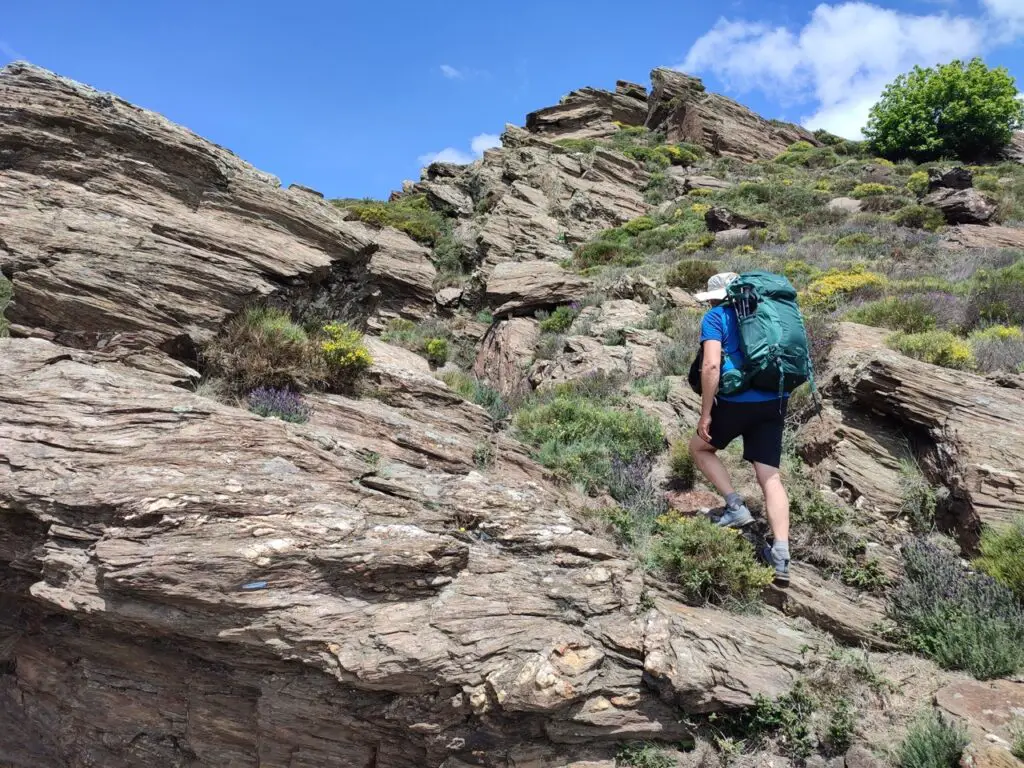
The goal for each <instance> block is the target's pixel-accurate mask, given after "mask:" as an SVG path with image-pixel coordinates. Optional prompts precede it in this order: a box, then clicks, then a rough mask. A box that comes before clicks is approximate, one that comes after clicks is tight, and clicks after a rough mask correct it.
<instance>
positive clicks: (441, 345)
mask: <svg viewBox="0 0 1024 768" xmlns="http://www.w3.org/2000/svg"><path fill="white" fill-rule="evenodd" d="M423 353H424V355H425V356H426V358H427V360H428V361H429V362H430V364H431V365H434V366H442V365H444V364H445V363H447V362H448V339H440V338H436V337H435V338H431V339H427V340H426V341H425V342H424V343H423Z"/></svg>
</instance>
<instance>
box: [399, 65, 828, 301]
mask: <svg viewBox="0 0 1024 768" xmlns="http://www.w3.org/2000/svg"><path fill="white" fill-rule="evenodd" d="M651 78H652V83H653V91H652V93H651V95H650V96H649V97H648V96H647V94H646V92H645V91H644V89H643V88H642V87H641V86H639V85H636V84H632V83H624V82H620V83H619V84H618V85H617V87H616V90H615V91H614V92H611V91H602V90H598V89H594V88H584V89H582V90H579V91H574V92H572V93H571V94H569V95H568V96H566V97H565V98H564V99H563V100H562V102H561V103H560V104H558V105H556V106H554V107H549V108H547V109H542V110H539V111H537V112H534V113H531V114H530V115H529V116H528V117H527V120H526V128H525V129H522V128H515V127H512V126H508V127H507V128H506V131H505V133H504V135H503V136H502V145H503V146H502V148H499V149H494V150H489V151H487V152H485V153H484V156H483V157H482V158H481V159H480V160H479V161H477V162H475V163H473V164H472V165H469V166H465V167H459V166H452V165H450V164H440V163H439V164H434V165H432V166H430V167H429V168H427V169H426V171H425V173H424V176H423V178H422V179H421V181H420V182H418V183H416V184H413V185H410V187H409V188H408V190H407V192H411V193H425V194H426V195H427V197H428V199H429V200H430V201H431V204H432V205H433V206H434V207H435V208H436V209H437V210H441V211H444V212H445V213H447V214H449V215H451V216H453V217H455V218H456V219H457V220H458V222H459V223H458V224H457V225H456V237H457V238H458V240H459V241H460V243H461V244H462V246H463V247H464V248H465V249H466V250H467V251H468V252H469V253H470V254H472V255H473V256H474V257H475V260H476V261H478V262H479V263H481V264H482V272H483V276H484V277H486V276H487V275H489V274H490V272H491V271H492V270H493V269H494V267H495V266H496V265H497V264H500V263H502V262H506V261H535V260H546V261H552V262H559V261H563V260H565V259H567V258H569V257H571V256H572V252H573V249H574V248H575V247H576V246H578V245H580V244H581V243H583V242H585V241H586V240H589V239H590V238H592V237H593V236H594V235H596V234H597V233H598V232H600V231H601V230H604V229H609V228H612V227H616V226H619V225H621V224H623V223H624V222H626V221H628V220H630V219H633V218H636V217H637V216H641V215H643V214H645V213H648V212H649V211H650V209H651V206H650V205H649V204H648V203H647V202H645V200H644V194H643V190H644V188H645V186H646V185H647V184H648V182H649V180H650V174H648V173H647V171H646V170H644V169H643V168H642V167H641V165H640V164H638V163H636V162H634V161H633V160H631V159H629V158H627V157H624V156H623V155H621V154H619V153H617V152H613V151H610V150H608V149H604V148H601V147H597V148H595V149H593V150H592V151H589V152H581V151H578V150H576V149H574V148H572V147H563V146H560V145H559V144H558V143H556V142H557V140H558V139H607V138H610V137H611V136H613V135H614V134H615V133H616V132H618V131H619V130H620V128H621V126H646V127H647V128H649V129H651V130H658V131H662V132H664V133H665V134H666V137H667V139H668V140H669V141H673V142H679V141H687V142H691V143H694V144H697V145H699V146H701V147H703V148H705V149H706V150H707V151H708V152H710V153H711V154H713V155H723V156H728V157H736V158H741V159H744V160H753V159H764V158H770V157H775V156H776V155H778V154H779V153H780V152H782V151H783V150H784V149H786V147H788V146H789V145H790V144H792V143H793V142H794V141H798V140H803V141H809V142H812V143H817V141H816V139H815V138H814V136H813V135H812V134H810V133H808V132H807V131H805V130H803V129H801V128H799V127H797V126H793V125H788V124H783V123H775V122H769V121H767V120H764V119H763V118H761V117H759V116H757V115H756V114H754V113H753V112H751V111H750V110H748V109H747V108H745V107H743V106H741V105H740V104H737V103H736V102H734V101H731V100H730V99H727V98H725V97H723V96H718V95H714V94H708V93H706V92H705V90H704V86H703V84H701V82H700V80H697V79H696V78H692V77H688V76H687V75H683V74H681V73H679V72H674V71H672V70H667V69H657V70H654V72H652V74H651ZM666 174H667V178H668V182H669V183H670V184H672V185H674V186H675V188H676V192H677V193H678V194H680V195H682V194H685V193H686V192H688V191H689V190H691V189H716V188H725V187H728V186H730V185H729V183H728V182H724V181H721V180H719V179H713V178H709V177H704V176H699V175H696V174H694V173H691V172H689V171H688V170H687V169H685V168H675V167H674V168H670V169H668V171H667V172H666ZM470 303H472V302H470Z"/></svg>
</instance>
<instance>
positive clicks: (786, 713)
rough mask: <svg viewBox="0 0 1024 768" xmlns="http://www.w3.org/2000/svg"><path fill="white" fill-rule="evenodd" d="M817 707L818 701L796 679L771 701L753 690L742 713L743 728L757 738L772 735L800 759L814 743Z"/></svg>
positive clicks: (810, 749)
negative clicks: (744, 713)
mask: <svg viewBox="0 0 1024 768" xmlns="http://www.w3.org/2000/svg"><path fill="white" fill-rule="evenodd" d="M818 707H819V702H818V701H817V700H816V699H815V698H814V696H812V695H811V693H810V691H808V690H807V687H806V686H805V685H804V684H803V683H800V682H798V683H797V684H796V685H794V686H793V689H792V690H791V691H790V692H789V693H787V694H785V695H783V696H780V697H779V698H777V699H775V700H774V701H772V700H771V699H769V698H767V697H765V696H763V695H761V694H757V695H755V697H754V706H753V707H752V708H751V709H750V711H749V712H748V713H747V715H746V718H745V723H744V725H745V727H744V731H745V732H746V733H747V734H748V736H749V737H753V738H754V739H757V740H761V739H763V738H764V737H765V736H767V735H772V736H774V737H775V739H776V741H777V743H778V746H779V748H780V749H781V751H782V752H784V753H785V754H786V755H787V756H788V757H792V758H796V759H797V760H804V759H806V758H808V757H810V756H811V755H812V754H813V753H814V750H815V747H816V746H817V741H818V740H817V737H816V735H815V732H814V715H815V711H816V710H817V709H818Z"/></svg>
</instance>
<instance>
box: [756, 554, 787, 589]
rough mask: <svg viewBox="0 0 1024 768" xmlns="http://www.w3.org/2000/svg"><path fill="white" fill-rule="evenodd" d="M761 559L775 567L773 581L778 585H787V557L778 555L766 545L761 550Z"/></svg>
mask: <svg viewBox="0 0 1024 768" xmlns="http://www.w3.org/2000/svg"><path fill="white" fill-rule="evenodd" d="M761 559H762V560H764V561H765V563H767V564H768V565H770V566H771V567H772V568H774V569H775V583H776V584H777V585H778V586H780V587H788V586H789V558H788V557H779V555H777V554H776V552H775V550H774V549H772V548H771V547H770V546H766V547H765V548H764V550H763V551H762V552H761Z"/></svg>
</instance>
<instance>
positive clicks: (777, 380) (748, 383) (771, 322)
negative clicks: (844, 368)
mask: <svg viewBox="0 0 1024 768" xmlns="http://www.w3.org/2000/svg"><path fill="white" fill-rule="evenodd" d="M724 306H731V307H732V308H733V309H734V310H735V311H736V317H737V319H738V321H739V345H740V348H741V349H742V352H743V357H744V358H745V359H744V362H743V366H742V367H741V368H740V369H731V370H729V371H726V372H724V373H723V374H722V379H721V381H720V383H719V390H718V391H719V392H720V393H721V394H725V395H729V394H738V393H739V392H742V391H744V390H746V389H751V388H754V389H762V390H765V391H768V392H772V391H777V392H778V393H779V396H782V394H784V393H787V392H792V391H793V390H794V389H796V388H797V387H799V386H800V385H801V384H803V383H804V382H805V381H810V382H811V388H812V389H813V388H814V371H813V369H812V367H811V357H810V354H809V347H808V342H807V331H806V329H805V328H804V318H803V316H802V315H801V313H800V307H799V306H798V305H797V291H796V290H795V289H794V287H793V286H792V285H791V284H790V281H787V280H786V279H785V278H783V276H782V275H780V274H773V273H772V272H744V273H743V274H740V275H739V278H737V279H736V280H734V281H733V282H732V283H730V284H729V285H728V287H727V288H726V289H725V302H724ZM702 352H703V349H702V346H701V348H700V349H698V351H697V356H696V357H695V358H694V360H693V365H692V366H690V374H689V383H690V387H692V389H693V391H694V392H696V393H697V394H699V393H700V366H701V360H702V358H703V353H702Z"/></svg>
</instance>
